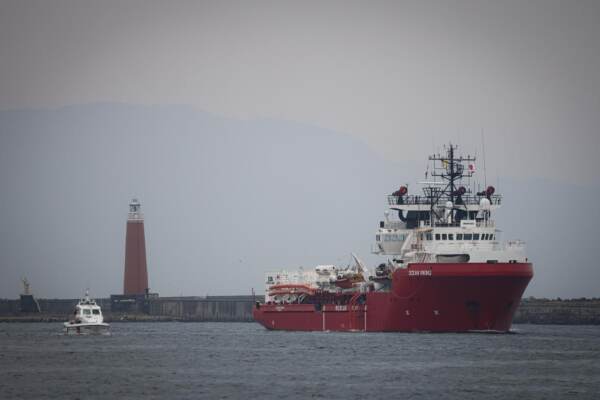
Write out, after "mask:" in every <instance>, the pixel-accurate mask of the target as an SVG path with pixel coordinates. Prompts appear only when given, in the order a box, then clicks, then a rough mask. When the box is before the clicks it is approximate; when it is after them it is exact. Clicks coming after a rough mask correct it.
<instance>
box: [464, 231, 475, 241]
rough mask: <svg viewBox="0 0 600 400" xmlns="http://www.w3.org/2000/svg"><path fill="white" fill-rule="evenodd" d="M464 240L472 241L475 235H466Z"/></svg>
mask: <svg viewBox="0 0 600 400" xmlns="http://www.w3.org/2000/svg"><path fill="white" fill-rule="evenodd" d="M464 238H465V240H472V239H473V234H471V233H465V236H464Z"/></svg>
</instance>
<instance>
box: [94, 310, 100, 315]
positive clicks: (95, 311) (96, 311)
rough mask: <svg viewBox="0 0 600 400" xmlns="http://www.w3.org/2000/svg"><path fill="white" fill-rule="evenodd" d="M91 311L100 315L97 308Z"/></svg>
mask: <svg viewBox="0 0 600 400" xmlns="http://www.w3.org/2000/svg"><path fill="white" fill-rule="evenodd" d="M92 313H93V314H94V315H100V310H98V309H94V310H92Z"/></svg>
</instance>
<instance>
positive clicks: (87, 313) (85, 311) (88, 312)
mask: <svg viewBox="0 0 600 400" xmlns="http://www.w3.org/2000/svg"><path fill="white" fill-rule="evenodd" d="M83 314H84V315H90V314H91V312H90V310H88V309H87V308H86V309H84V310H83Z"/></svg>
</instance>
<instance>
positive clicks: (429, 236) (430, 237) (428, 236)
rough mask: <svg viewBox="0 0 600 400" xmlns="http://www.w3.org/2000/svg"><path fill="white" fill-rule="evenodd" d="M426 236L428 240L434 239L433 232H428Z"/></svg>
mask: <svg viewBox="0 0 600 400" xmlns="http://www.w3.org/2000/svg"><path fill="white" fill-rule="evenodd" d="M425 237H427V240H433V235H432V234H431V233H428V234H427V235H425Z"/></svg>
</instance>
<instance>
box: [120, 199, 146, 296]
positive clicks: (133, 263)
mask: <svg viewBox="0 0 600 400" xmlns="http://www.w3.org/2000/svg"><path fill="white" fill-rule="evenodd" d="M147 292H148V270H147V268H146V239H145V236H144V214H142V206H141V204H140V202H139V201H138V199H136V198H134V199H132V200H131V203H129V215H128V217H127V233H126V236H125V277H124V283H123V294H124V295H140V294H146V293H147Z"/></svg>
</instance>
